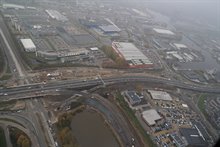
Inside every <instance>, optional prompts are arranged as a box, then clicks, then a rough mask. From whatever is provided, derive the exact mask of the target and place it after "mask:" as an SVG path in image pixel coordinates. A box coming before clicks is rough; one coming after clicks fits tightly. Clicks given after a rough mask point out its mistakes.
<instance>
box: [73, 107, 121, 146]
mask: <svg viewBox="0 0 220 147" xmlns="http://www.w3.org/2000/svg"><path fill="white" fill-rule="evenodd" d="M71 129H72V131H73V134H74V136H75V137H76V139H77V141H78V144H79V146H80V147H93V146H94V147H120V145H119V143H118V142H117V139H116V138H115V137H114V135H113V133H112V132H111V130H110V128H109V127H108V126H107V124H106V123H105V122H104V120H103V118H102V117H101V116H100V115H99V114H98V113H97V112H95V111H93V110H84V111H83V112H81V113H78V114H76V115H75V116H74V118H73V120H72V123H71Z"/></svg>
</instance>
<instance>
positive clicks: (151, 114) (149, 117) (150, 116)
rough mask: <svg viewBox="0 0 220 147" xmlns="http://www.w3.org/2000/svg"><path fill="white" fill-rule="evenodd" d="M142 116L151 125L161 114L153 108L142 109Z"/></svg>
mask: <svg viewBox="0 0 220 147" xmlns="http://www.w3.org/2000/svg"><path fill="white" fill-rule="evenodd" d="M142 118H143V119H144V121H145V122H146V123H147V124H148V125H149V126H153V125H155V124H156V121H159V120H161V116H160V115H159V114H158V113H157V111H156V110H154V109H150V110H146V111H143V112H142Z"/></svg>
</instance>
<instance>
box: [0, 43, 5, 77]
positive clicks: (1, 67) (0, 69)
mask: <svg viewBox="0 0 220 147" xmlns="http://www.w3.org/2000/svg"><path fill="white" fill-rule="evenodd" d="M4 59H5V57H4V54H3V51H2V47H1V46H0V73H2V72H3V70H4V66H5V61H4Z"/></svg>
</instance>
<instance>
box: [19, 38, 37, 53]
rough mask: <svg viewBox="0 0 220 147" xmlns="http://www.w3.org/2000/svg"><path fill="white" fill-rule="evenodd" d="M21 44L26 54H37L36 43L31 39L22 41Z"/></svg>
mask: <svg viewBox="0 0 220 147" xmlns="http://www.w3.org/2000/svg"><path fill="white" fill-rule="evenodd" d="M21 43H22V45H23V47H24V50H25V51H26V52H35V51H36V46H35V45H34V43H33V41H32V40H31V39H21Z"/></svg>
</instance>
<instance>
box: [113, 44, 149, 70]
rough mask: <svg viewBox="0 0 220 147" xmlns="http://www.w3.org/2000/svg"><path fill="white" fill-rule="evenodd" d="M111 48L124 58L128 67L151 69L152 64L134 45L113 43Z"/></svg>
mask: <svg viewBox="0 0 220 147" xmlns="http://www.w3.org/2000/svg"><path fill="white" fill-rule="evenodd" d="M112 48H113V49H114V50H115V52H116V53H117V54H118V55H119V56H120V57H121V58H124V59H125V60H126V61H127V62H128V64H129V66H130V67H152V66H153V63H152V62H151V61H150V59H149V58H148V57H146V56H145V55H144V54H143V53H142V52H141V51H140V50H139V49H138V48H137V47H136V46H135V45H134V44H132V43H128V42H113V43H112Z"/></svg>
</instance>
